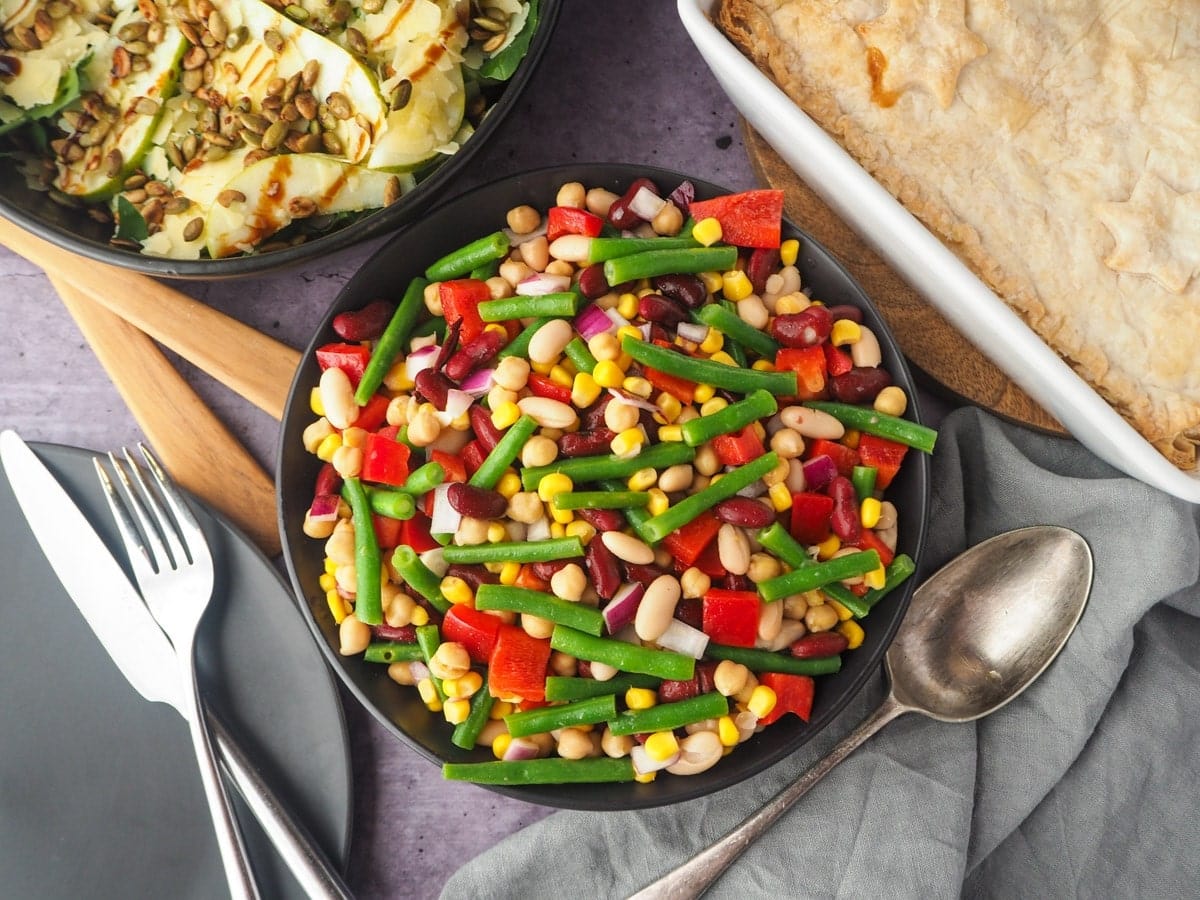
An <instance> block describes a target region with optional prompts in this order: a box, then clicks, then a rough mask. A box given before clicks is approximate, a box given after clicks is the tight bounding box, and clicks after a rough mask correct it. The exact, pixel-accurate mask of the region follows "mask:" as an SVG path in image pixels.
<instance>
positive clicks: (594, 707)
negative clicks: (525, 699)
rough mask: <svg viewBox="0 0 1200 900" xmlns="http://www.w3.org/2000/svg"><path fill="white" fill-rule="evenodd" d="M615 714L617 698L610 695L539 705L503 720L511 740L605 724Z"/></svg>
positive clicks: (512, 714)
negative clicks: (559, 704) (599, 723)
mask: <svg viewBox="0 0 1200 900" xmlns="http://www.w3.org/2000/svg"><path fill="white" fill-rule="evenodd" d="M616 714H617V698H616V696H615V695H614V694H608V695H606V696H602V697H589V698H588V699H586V700H576V701H575V702H574V703H565V704H563V705H561V706H542V707H539V708H538V709H527V710H525V711H524V712H515V713H511V714H510V715H507V716H505V717H504V724H505V725H507V726H508V733H509V734H511V735H512V736H513V737H528V736H529V735H531V734H545V733H546V732H548V731H555V730H556V729H559V728H570V727H571V726H572V725H595V724H596V723H598V722H607V721H608V720H609V719H611V718H613V717H614V716H616Z"/></svg>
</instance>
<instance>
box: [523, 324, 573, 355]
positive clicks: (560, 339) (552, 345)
mask: <svg viewBox="0 0 1200 900" xmlns="http://www.w3.org/2000/svg"><path fill="white" fill-rule="evenodd" d="M574 336H575V329H574V328H572V327H571V323H570V322H568V321H567V320H566V319H551V320H550V321H549V322H547V323H546V324H545V325H543V326H542V327H541V328H539V329H538V330H537V331H536V332H534V334H533V337H532V338H530V339H529V360H530V362H535V363H542V364H543V365H545V364H549V363H552V362H555V361H556V360H557V359H558V358H559V357H560V356H562V352H563V350H564V349H565V348H566V346H567V344H569V343H571V338H572V337H574Z"/></svg>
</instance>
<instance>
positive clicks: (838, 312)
mask: <svg viewBox="0 0 1200 900" xmlns="http://www.w3.org/2000/svg"><path fill="white" fill-rule="evenodd" d="M829 314H830V315H831V316H833V321H835V322H836V321H837V320H838V319H849V320H850V321H851V322H857V323H858V324H859V325H861V324H862V320H863V313H862V310H861V309H859V308H858V307H857V306H851V305H850V304H849V303H838V304H834V305H833V306H831V307H829Z"/></svg>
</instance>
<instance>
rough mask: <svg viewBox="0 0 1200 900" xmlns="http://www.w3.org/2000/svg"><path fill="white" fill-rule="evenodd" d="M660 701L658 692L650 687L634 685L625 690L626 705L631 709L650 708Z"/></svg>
mask: <svg viewBox="0 0 1200 900" xmlns="http://www.w3.org/2000/svg"><path fill="white" fill-rule="evenodd" d="M656 703H658V694H656V693H655V692H654V691H652V690H650V689H649V688H639V687H632V688H630V689H629V690H627V691H626V692H625V705H626V706H628V707H629V708H630V709H649V708H650V707H652V706H654V705H655V704H656Z"/></svg>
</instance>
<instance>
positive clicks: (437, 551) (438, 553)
mask: <svg viewBox="0 0 1200 900" xmlns="http://www.w3.org/2000/svg"><path fill="white" fill-rule="evenodd" d="M420 559H421V562H423V563H425V568H427V569H428V570H429V571H430V572H432V573H433V574H434V575H436V576H437V577H438V578H441V577H442V576H443V575H445V574H446V573H447V572H448V571H450V564H449V563H448V562H446V554H445V553H443V552H442V548H441V547H434V548H433V549H432V550H426V551H425V552H424V553H422V554H421V556H420Z"/></svg>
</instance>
